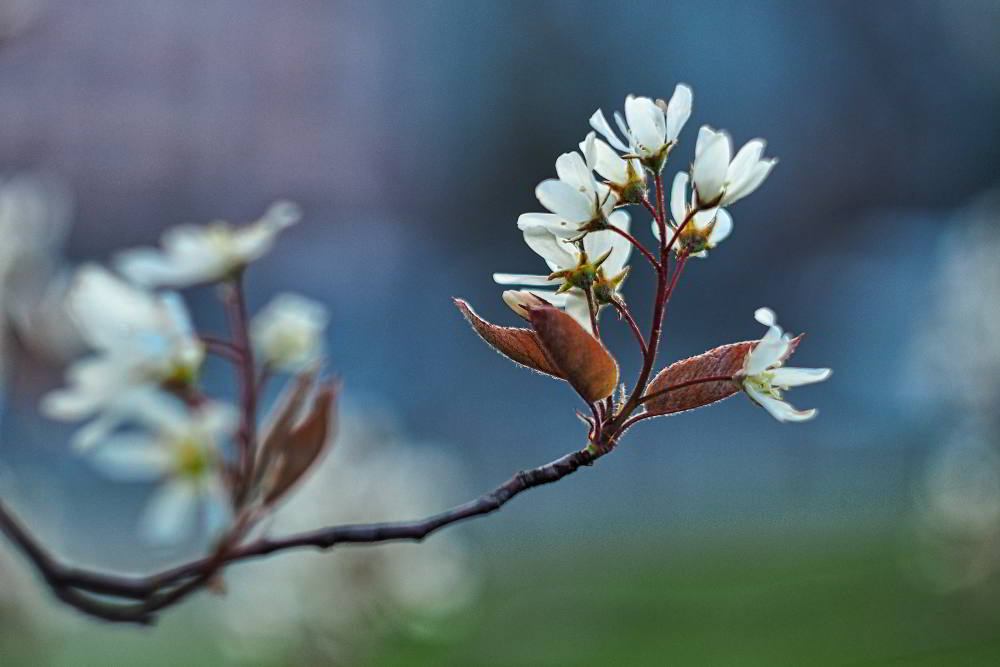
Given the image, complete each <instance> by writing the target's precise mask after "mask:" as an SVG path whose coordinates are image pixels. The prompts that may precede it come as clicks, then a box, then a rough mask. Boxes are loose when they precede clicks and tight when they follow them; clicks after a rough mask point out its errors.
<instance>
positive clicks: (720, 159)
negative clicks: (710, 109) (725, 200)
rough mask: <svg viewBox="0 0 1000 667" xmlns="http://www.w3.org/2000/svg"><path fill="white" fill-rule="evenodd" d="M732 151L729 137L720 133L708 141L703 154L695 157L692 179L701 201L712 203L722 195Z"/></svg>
mask: <svg viewBox="0 0 1000 667" xmlns="http://www.w3.org/2000/svg"><path fill="white" fill-rule="evenodd" d="M730 151H731V146H730V140H729V135H727V134H725V133H721V132H720V133H717V134H715V135H714V136H713V137H711V138H710V139H708V140H707V142H706V144H705V146H704V147H703V149H702V151H701V154H700V155H698V156H697V157H695V159H694V167H693V168H692V169H691V177H692V178H693V179H694V184H695V187H696V188H697V191H698V200H699V201H701V202H704V203H711V202H714V201H716V200H717V199H718V198H719V195H720V194H722V189H723V187H724V186H725V184H726V170H727V169H728V168H729V155H730Z"/></svg>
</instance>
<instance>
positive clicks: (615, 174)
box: [580, 132, 646, 200]
mask: <svg viewBox="0 0 1000 667" xmlns="http://www.w3.org/2000/svg"><path fill="white" fill-rule="evenodd" d="M580 152H581V153H582V154H583V159H584V161H585V162H586V163H587V166H588V167H590V168H591V169H592V170H593V171H596V172H597V173H598V174H599V175H600V176H601V177H602V178H603V179H604V180H605V181H606V182H607V183H608V185H609V186H611V189H612V190H614V191H615V192H616V193H617V194H618V195H619V198H620V199H622V198H624V199H626V200H632V199H634V197H632V196H631V195H633V194H635V191H636V190H637V189H638V190H644V188H645V185H646V170H645V169H643V168H642V164H641V163H640V162H639V160H637V159H635V158H630V159H627V160H626V159H625V158H623V157H621V156H620V155H618V153H616V152H615V151H614V149H613V148H611V146H609V145H608V144H606V143H605V142H604V141H602V140H600V139H598V138H597V133H596V132H590V133H589V134H587V137H586V138H585V139H584V140H583V141H581V142H580Z"/></svg>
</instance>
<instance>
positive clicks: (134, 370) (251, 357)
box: [41, 203, 327, 542]
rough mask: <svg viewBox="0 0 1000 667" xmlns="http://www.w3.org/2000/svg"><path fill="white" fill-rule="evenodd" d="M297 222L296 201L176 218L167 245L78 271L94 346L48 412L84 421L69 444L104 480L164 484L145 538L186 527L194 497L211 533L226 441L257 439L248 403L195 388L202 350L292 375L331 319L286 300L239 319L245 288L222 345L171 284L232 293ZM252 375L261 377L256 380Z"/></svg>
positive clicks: (228, 498) (231, 490)
mask: <svg viewBox="0 0 1000 667" xmlns="http://www.w3.org/2000/svg"><path fill="white" fill-rule="evenodd" d="M297 219H298V211H297V209H296V207H295V206H294V205H292V204H288V203H278V204H275V205H274V206H272V207H271V208H270V209H269V210H268V212H267V213H266V214H265V215H264V217H263V218H261V219H260V220H258V221H256V222H254V223H252V224H249V225H244V226H233V225H230V224H228V223H224V222H215V223H211V224H209V225H207V226H197V225H183V226H180V227H176V228H174V229H171V230H169V231H168V232H167V233H166V234H164V236H163V244H162V245H163V248H162V250H158V249H136V250H128V251H125V252H123V253H121V254H120V255H119V256H118V257H117V258H116V260H115V266H116V268H117V273H116V272H114V271H112V270H110V269H107V268H105V267H103V266H100V265H98V264H85V265H84V266H82V267H80V268H79V269H78V270H77V272H76V275H75V277H74V279H73V282H72V285H71V287H70V288H69V290H68V294H67V297H66V310H67V311H68V313H69V315H70V317H71V318H72V321H73V323H74V324H75V326H76V328H77V330H78V332H79V334H80V336H81V338H82V339H83V341H84V342H85V343H86V344H87V345H88V347H89V348H90V349H91V350H92V352H91V354H89V355H88V356H86V357H84V358H82V359H80V360H78V361H76V362H75V363H73V364H72V365H71V366H70V367H69V369H68V370H67V373H66V380H67V383H66V386H65V387H64V388H61V389H56V390H54V391H52V392H50V393H48V394H47V395H46V396H44V397H43V399H42V406H41V407H42V411H43V412H44V413H45V414H46V415H48V416H49V417H51V418H53V419H58V420H62V421H84V420H86V423H85V424H84V425H83V426H82V427H81V428H80V429H78V430H77V432H76V433H75V435H74V437H73V442H74V445H75V446H76V447H77V448H78V449H79V450H81V451H84V452H86V453H87V454H88V455H89V456H91V457H92V459H93V461H94V463H95V465H97V466H98V467H99V469H101V470H103V471H105V472H106V473H107V474H108V475H109V476H111V477H114V478H117V479H122V480H129V481H153V480H156V481H160V482H162V484H161V486H160V489H159V491H158V492H157V493H156V494H155V495H154V497H153V499H152V501H151V502H150V505H149V507H148V509H147V512H146V518H145V520H144V521H143V524H142V530H141V532H142V534H143V535H145V536H146V537H147V538H149V539H150V540H151V541H155V542H169V541H174V540H176V539H178V538H179V537H182V536H183V535H185V533H186V531H187V530H188V529H189V528H190V526H191V525H192V523H193V522H192V521H191V519H192V518H193V517H195V516H196V514H197V513H196V509H197V507H198V504H199V501H204V503H203V504H204V507H203V510H204V511H202V512H200V516H202V517H203V518H204V519H205V520H206V525H207V527H208V529H209V530H210V531H211V532H215V531H216V530H218V528H219V527H220V526H222V525H223V524H224V523H225V521H226V518H227V516H228V515H230V514H232V510H233V509H234V505H235V504H239V503H240V502H243V499H241V498H240V494H241V493H243V491H241V490H240V489H237V488H235V486H236V485H235V484H234V482H233V478H234V472H233V471H234V470H236V469H237V468H238V463H237V462H236V461H234V456H233V454H232V452H231V451H230V450H229V449H227V445H228V444H229V443H231V442H232V441H233V440H234V439H235V438H237V437H239V438H242V439H243V440H244V441H246V442H252V441H254V440H255V439H256V438H255V434H254V433H253V431H254V430H255V429H256V424H254V423H252V422H251V423H248V421H249V420H250V419H252V418H253V415H252V414H246V412H245V410H246V407H245V406H244V412H243V414H241V412H240V410H238V409H237V408H236V407H235V406H233V405H230V404H229V403H227V402H224V401H218V400H213V399H210V398H208V397H206V396H204V395H203V394H202V392H201V389H200V386H199V378H200V374H201V370H202V366H203V364H204V362H205V358H206V354H207V353H209V352H211V351H213V350H214V351H217V352H219V353H220V354H222V355H223V356H228V357H230V358H232V359H234V360H235V361H238V362H239V363H240V364H241V365H244V366H251V367H252V366H253V365H254V363H255V362H256V363H257V364H259V365H260V366H261V368H263V369H269V370H273V371H284V372H290V373H298V372H301V371H304V370H305V369H307V368H309V369H311V368H313V367H314V366H316V365H318V364H319V363H321V359H322V356H323V336H324V329H325V327H326V323H327V315H326V311H325V309H324V308H323V307H322V306H321V305H320V304H317V303H315V302H313V301H311V300H308V299H305V298H304V297H300V296H297V295H294V294H283V295H280V296H278V297H277V298H275V299H274V300H273V301H272V302H271V303H270V304H268V305H267V306H266V307H265V308H264V309H263V310H262V311H261V312H260V313H259V314H258V315H257V316H256V317H255V318H254V319H253V320H252V321H251V322H247V321H245V312H244V306H243V304H242V296H241V293H240V294H239V302H237V303H231V304H230V306H231V308H230V309H231V310H232V311H233V312H234V321H233V326H234V340H233V341H231V342H227V341H220V340H217V339H214V338H211V337H207V336H203V335H199V333H197V332H196V331H195V328H194V325H193V323H192V318H191V315H190V313H189V312H188V309H187V307H186V305H185V302H184V299H183V297H182V295H181V293H180V292H178V291H176V290H179V289H183V288H187V287H191V286H195V285H200V284H207V283H219V284H220V288H224V290H223V291H224V292H225V293H226V294H229V295H232V294H233V293H234V291H238V290H239V289H240V287H239V278H240V275H241V274H242V272H243V270H244V269H245V268H246V266H247V265H248V264H250V263H251V262H252V261H254V260H256V259H259V258H260V257H262V256H263V255H264V254H265V253H266V252H267V251H268V249H270V248H271V246H272V245H273V244H274V242H275V239H276V237H277V234H278V233H279V232H280V231H281V230H283V229H285V228H286V227H288V226H289V225H291V224H293V223H294V222H295V221H296V220H297ZM165 288H170V289H165ZM213 346H214V347H213ZM255 355H256V356H255ZM249 381H252V382H256V380H255V379H254V376H253V375H252V374H251V377H250V380H249ZM257 389H258V388H257V387H256V386H254V387H250V391H253V392H256V391H257ZM248 465H250V464H248ZM242 483H243V484H248V483H249V482H248V481H246V480H244V481H243V482H242ZM244 495H245V493H244Z"/></svg>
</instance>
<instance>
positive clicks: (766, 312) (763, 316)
mask: <svg viewBox="0 0 1000 667" xmlns="http://www.w3.org/2000/svg"><path fill="white" fill-rule="evenodd" d="M753 318H754V319H755V320H757V321H758V322H760V323H761V324H763V325H764V326H765V327H773V326H777V325H778V316H777V315H775V314H774V311H773V310H771V309H770V308H758V309H757V310H755V311H754V313H753Z"/></svg>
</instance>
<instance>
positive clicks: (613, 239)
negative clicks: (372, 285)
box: [469, 84, 829, 430]
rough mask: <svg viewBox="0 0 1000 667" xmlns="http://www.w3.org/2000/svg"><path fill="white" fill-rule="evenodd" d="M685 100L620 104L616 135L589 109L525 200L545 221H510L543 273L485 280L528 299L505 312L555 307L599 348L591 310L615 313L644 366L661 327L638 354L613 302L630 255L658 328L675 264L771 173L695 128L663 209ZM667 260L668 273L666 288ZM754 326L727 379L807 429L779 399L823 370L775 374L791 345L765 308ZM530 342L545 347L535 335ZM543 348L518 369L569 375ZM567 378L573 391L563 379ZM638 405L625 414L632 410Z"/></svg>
mask: <svg viewBox="0 0 1000 667" xmlns="http://www.w3.org/2000/svg"><path fill="white" fill-rule="evenodd" d="M692 100H693V95H692V92H691V89H690V88H689V87H688V86H686V85H683V84H680V85H678V86H677V87H676V88H675V90H674V93H673V95H672V96H671V98H670V100H669V101H668V102H665V101H663V100H656V101H654V100H652V99H650V98H648V97H635V96H631V95H630V96H628V97H627V98H626V99H625V113H624V116H623V115H622V114H620V113H617V112H616V113H615V114H614V119H615V124H616V125H617V128H618V131H617V132H616V131H615V130H614V129H612V127H611V125H610V124H609V123H608V120H607V118H606V117H605V115H604V112H603V111H602V110H597V111H596V112H595V113H594V114H593V115H592V116H591V118H590V125H591V127H592V128H593V131H591V132H590V133H589V134H587V136H586V137H585V138H584V140H583V141H582V142H580V145H579V152H577V151H572V152H568V153H563V154H562V155H560V156H559V158H558V159H557V160H556V165H555V166H556V175H557V178H554V179H548V180H545V181H542V183H540V184H539V185H538V187H537V188H536V189H535V194H536V196H537V198H538V201H539V203H541V205H542V206H543V207H544V208H545V209H547V211H548V212H545V213H525V214H523V215H521V216H520V217H519V218H518V221H517V226H518V229H520V231H521V233H522V235H523V237H524V241H525V243H526V244H527V245H528V247H529V248H531V249H532V250H533V251H534V252H535V253H536V254H538V255H539V256H540V257H541V258H542V259H543V260H545V263H546V264H547V266H548V269H549V272H548V273H544V274H530V273H524V274H521V273H495V274H493V279H494V281H495V282H497V283H498V284H500V285H504V286H520V287H522V288H528V289H522V290H520V291H517V290H507V291H505V292H504V293H503V300H504V302H505V303H506V304H507V305H508V306H510V307H511V309H512V310H514V312H515V313H517V314H518V315H519V316H520V317H521V318H523V319H525V320H527V321H528V322H533V320H532V312H534V311H537V310H539V309H542V308H545V307H556V308H560V309H562V310H564V311H565V312H566V313H567V314H568V315H569V316H571V317H572V318H573V319H574V320H575V321H576V322H577V323H578V324H579V325H580V326H581V327H582V328H583V329H585V330H586V331H587V332H589V333H590V334H591V335H594V336H596V337H598V338H599V337H600V331H599V325H598V321H599V317H600V313H601V310H602V308H603V307H604V306H606V305H613V306H614V308H615V309H616V310H617V311H618V312H619V314H620V315H621V316H622V317H623V318H626V319H628V320H629V322H630V324H631V325H632V327H633V331H634V332H635V333H636V335H637V336H638V337H639V341H640V345H641V347H642V351H643V354H644V356H645V357H646V359H647V361H649V362H650V363H651V362H652V356H653V354H655V344H656V343H657V342H658V336H659V326H660V324H659V323H658V322H656V323H654V328H653V331H652V332H651V340H650V341H649V343H650V344H647V342H646V341H645V340H644V339H643V338H642V334H641V332H639V329H638V326H637V324H636V323H635V321H634V319H632V317H631V314H630V313H629V312H628V307H627V305H626V303H625V300H624V299H623V298H622V295H621V288H622V286H623V283H624V281H625V278H626V276H627V275H628V274H629V269H630V267H629V264H628V262H629V258H630V257H631V255H632V250H633V248H635V249H637V250H639V251H640V252H641V253H642V254H643V255H644V256H645V258H646V259H647V260H648V261H649V262H650V263H651V264H652V265H653V268H654V269H655V270H656V272H657V277H658V280H659V284H660V288H661V289H660V290H659V291H658V294H657V299H658V300H661V301H662V303H659V302H658V303H657V304H656V306H657V314H656V315H655V317H656V318H658V319H662V316H663V311H662V310H661V307H662V309H665V304H666V300H667V299H669V297H670V293H671V292H672V290H673V287H674V285H675V284H676V278H677V277H679V275H680V269H681V268H683V264H684V262H685V261H686V260H687V258H688V257H702V258H703V257H706V256H707V255H708V252H709V251H710V250H712V249H714V248H716V247H717V246H718V245H719V243H721V242H722V241H723V240H724V239H726V238H727V237H728V236H729V235H730V233H731V232H732V230H733V217H732V215H731V214H730V213H729V211H728V210H727V208H726V207H727V206H730V205H732V204H734V203H735V202H737V201H739V200H740V199H742V198H744V197H746V196H748V195H750V194H751V193H753V192H754V191H755V190H757V188H759V187H760V186H761V184H762V183H763V182H764V180H765V179H766V178H767V176H768V175H769V174H770V173H771V170H772V169H773V168H774V165H775V164H776V162H777V161H776V160H775V159H773V158H765V157H764V148H765V142H764V140H763V139H753V140H751V141H748V142H747V143H746V144H745V145H744V146H743V147H742V148H740V150H739V151H737V152H736V153H735V155H734V154H733V142H732V139H731V138H730V137H729V135H728V134H727V133H726V132H723V131H719V130H715V129H713V128H711V127H709V126H708V125H704V126H702V127H701V129H700V130H699V131H698V138H697V141H696V143H695V150H694V160H693V162H692V163H691V168H690V170H689V171H680V172H678V173H677V174H676V175H675V176H674V179H673V182H672V186H671V188H670V196H669V205H668V206H665V204H664V196H665V192H664V187H663V180H662V179H663V176H662V172H663V170H664V168H665V166H666V163H667V159H668V157H669V155H670V154H671V153H672V151H673V149H674V148H675V146H676V145H677V143H678V141H679V138H680V134H681V131H682V130H683V129H684V125H685V124H686V123H687V121H688V119H689V118H690V116H691V108H692ZM598 134H600V135H601V137H603V139H601V138H598V136H597V135H598ZM650 181H652V182H653V184H654V192H653V193H651V192H650ZM630 206H643V207H644V208H645V209H646V210H647V211H648V212H649V213H650V214H651V216H652V218H653V220H652V233H653V237H654V239H655V241H656V244H657V249H658V251H659V252H656V251H650V250H648V249H646V248H645V247H644V246H643V245H642V244H641V242H640V241H639V240H637V239H636V237H635V236H633V235H632V230H631V226H632V225H631V216H630V213H629V212H628V210H627V208H628V207H630ZM664 209H666V210H664ZM671 255H673V256H674V257H675V258H676V261H677V265H678V266H677V269H676V270H675V273H674V275H673V276H672V277H670V278H668V271H669V268H668V266H669V265H668V262H669V260H670V257H671ZM539 288H541V289H539ZM469 312H471V311H469ZM476 317H478V316H476ZM758 320H759V321H761V322H764V323H766V324H767V325H768V326H769V327H770V329H769V331H768V334H767V335H766V336H765V337H764V339H763V340H762V341H761V342H760V343H759V344H758V345H757V346H756V347H755V348H753V349H752V350H751V349H750V348H746V349H743V350H742V354H743V355H744V356H745V358H741V359H742V361H743V362H744V363H743V364H742V369H741V370H740V372H739V373H735V374H733V375H732V379H733V380H734V381H735V382H736V384H738V385H739V386H740V387H741V388H742V389H744V390H745V391H746V392H747V394H748V395H749V396H750V398H751V399H752V400H753V401H754V402H755V403H757V404H758V405H760V406H762V407H764V408H765V409H766V410H767V411H768V412H769V413H770V414H771V415H773V416H774V417H775V418H777V419H778V420H780V421H803V420H805V419H809V418H810V417H812V416H814V415H815V414H816V412H815V410H810V411H797V410H795V409H793V408H791V407H790V406H789V405H788V404H787V403H785V402H783V401H782V400H781V390H782V389H787V388H788V387H791V386H795V385H798V384H806V383H808V382H818V381H820V380H824V379H826V378H827V377H828V376H829V371H828V370H826V369H811V370H809V369H789V368H782V367H781V364H782V363H783V361H784V359H785V358H786V357H787V356H788V355H790V354H791V352H792V351H793V350H794V345H793V340H792V338H791V337H789V336H787V335H785V334H783V332H782V331H781V329H780V328H778V327H777V325H776V324H775V322H774V315H773V313H771V312H770V311H768V310H767V309H760V310H758ZM474 326H476V328H477V331H478V332H479V333H480V335H483V337H484V338H486V339H487V340H488V342H490V343H491V344H493V345H494V346H495V347H498V349H500V351H501V352H503V353H504V354H507V355H508V356H510V357H511V358H513V359H515V360H516V361H518V362H519V363H526V362H525V361H524V359H525V355H526V354H527V357H528V358H529V359H530V358H532V355H531V354H529V353H530V352H531V350H530V349H529V350H526V349H525V345H526V343H521V344H520V345H519V346H518V347H519V349H512V345H510V343H509V341H510V336H506V337H504V336H500V335H491V334H489V333H486V334H484V331H487V329H486V327H488V326H491V325H489V323H486V322H485V321H482V320H478V322H474ZM536 328H537V327H536ZM536 333H537V334H538V335H540V336H542V337H543V338H544V335H543V334H542V332H540V331H539V332H536ZM525 340H530V338H529V339H525ZM498 341H500V342H501V344H499V345H498V344H497V342H498ZM552 344H553V343H552V342H548V343H546V342H545V341H544V340H543V342H542V349H541V352H540V354H541V357H540V358H541V359H543V360H544V363H541V364H532V363H530V362H528V363H526V365H529V366H532V367H534V368H536V370H541V371H543V372H546V373H548V374H550V375H555V376H557V377H559V376H568V375H571V374H570V373H566V372H565V371H566V369H558V368H557V369H555V371H554V372H553V369H552V368H551V364H550V363H548V362H551V360H552V356H553V354H552V349H551V345H552ZM527 345H529V346H530V343H527ZM505 348H506V349H505ZM535 356H536V357H537V355H535ZM648 370H649V369H647V370H646V371H645V373H644V374H648ZM615 373H617V367H615ZM647 377H648V375H647V376H646V377H643V379H642V382H641V383H640V384H644V383H645V382H646V379H647ZM567 379H570V381H571V383H573V379H572V378H569V377H567ZM616 379H617V375H616ZM605 384H606V383H605ZM574 386H576V385H574ZM689 393H690V392H689ZM641 400H642V399H636V402H629V403H631V407H635V406H636V405H637V404H638V403H640V402H641ZM661 403H662V401H661ZM675 407H676V406H675ZM671 411H674V410H673V408H672V409H671ZM612 422H614V420H612ZM592 426H593V425H592ZM592 430H594V429H593V427H592Z"/></svg>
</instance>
